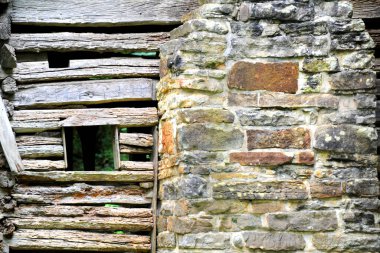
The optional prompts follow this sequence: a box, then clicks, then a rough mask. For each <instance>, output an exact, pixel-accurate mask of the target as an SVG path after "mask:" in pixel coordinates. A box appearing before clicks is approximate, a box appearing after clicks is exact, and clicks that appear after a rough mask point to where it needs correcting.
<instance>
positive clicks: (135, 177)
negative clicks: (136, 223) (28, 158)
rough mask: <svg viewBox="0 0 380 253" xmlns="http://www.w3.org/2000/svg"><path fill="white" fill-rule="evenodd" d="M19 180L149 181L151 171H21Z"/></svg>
mask: <svg viewBox="0 0 380 253" xmlns="http://www.w3.org/2000/svg"><path fill="white" fill-rule="evenodd" d="M17 178H18V180H19V181H20V182H45V183H46V182H78V183H79V182H122V183H133V182H151V181H153V172H151V171H117V172H114V171H112V172H110V171H65V172H60V171H58V172H56V171H49V172H26V171H25V172H22V173H19V175H18V177H17Z"/></svg>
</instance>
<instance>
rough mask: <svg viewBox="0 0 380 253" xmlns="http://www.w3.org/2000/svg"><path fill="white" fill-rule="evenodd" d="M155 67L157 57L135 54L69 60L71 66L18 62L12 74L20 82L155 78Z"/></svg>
mask: <svg viewBox="0 0 380 253" xmlns="http://www.w3.org/2000/svg"><path fill="white" fill-rule="evenodd" d="M158 67H159V60H156V59H143V58H137V57H136V58H103V59H85V60H70V66H69V67H67V68H49V63H48V62H47V61H40V62H20V63H18V65H17V68H15V69H14V70H13V73H12V75H11V76H12V77H13V78H14V79H15V80H16V81H18V82H19V83H36V82H55V81H67V80H85V79H110V78H127V77H148V78H158V75H159V68H158Z"/></svg>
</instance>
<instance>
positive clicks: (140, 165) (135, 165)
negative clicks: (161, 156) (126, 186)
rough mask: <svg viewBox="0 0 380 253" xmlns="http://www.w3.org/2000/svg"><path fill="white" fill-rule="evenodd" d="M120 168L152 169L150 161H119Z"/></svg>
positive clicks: (130, 169)
mask: <svg viewBox="0 0 380 253" xmlns="http://www.w3.org/2000/svg"><path fill="white" fill-rule="evenodd" d="M120 170H129V171H134V170H137V171H139V170H153V163H152V162H133V161H121V162H120Z"/></svg>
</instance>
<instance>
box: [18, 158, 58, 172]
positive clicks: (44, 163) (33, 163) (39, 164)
mask: <svg viewBox="0 0 380 253" xmlns="http://www.w3.org/2000/svg"><path fill="white" fill-rule="evenodd" d="M22 163H23V164H24V170H25V171H64V170H65V168H66V165H65V161H63V160H62V161H51V160H22Z"/></svg>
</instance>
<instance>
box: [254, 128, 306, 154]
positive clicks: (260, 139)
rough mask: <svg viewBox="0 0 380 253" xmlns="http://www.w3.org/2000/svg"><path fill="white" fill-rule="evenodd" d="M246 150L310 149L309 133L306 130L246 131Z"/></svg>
mask: <svg viewBox="0 0 380 253" xmlns="http://www.w3.org/2000/svg"><path fill="white" fill-rule="evenodd" d="M247 136H248V149H249V150H253V149H261V148H300V149H305V148H309V147H310V142H311V139H310V132H309V130H308V129H306V128H291V129H283V130H248V131H247Z"/></svg>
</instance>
